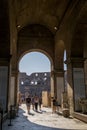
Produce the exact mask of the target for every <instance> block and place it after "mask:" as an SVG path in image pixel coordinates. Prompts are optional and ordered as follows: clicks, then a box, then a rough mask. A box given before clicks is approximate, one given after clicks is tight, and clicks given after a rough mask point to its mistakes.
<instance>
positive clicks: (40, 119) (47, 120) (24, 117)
mask: <svg viewBox="0 0 87 130" xmlns="http://www.w3.org/2000/svg"><path fill="white" fill-rule="evenodd" d="M18 115H19V116H18V117H16V118H15V119H12V122H11V124H12V126H8V124H9V120H7V121H5V122H4V123H3V127H2V130H87V124H86V123H84V122H81V121H79V120H77V119H70V118H64V117H63V116H61V115H58V114H52V111H51V108H42V112H41V111H39V112H35V111H33V110H31V114H27V112H26V106H25V105H24V104H23V105H21V106H20V109H19V113H18Z"/></svg>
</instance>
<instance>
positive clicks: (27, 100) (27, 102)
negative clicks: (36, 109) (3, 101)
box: [26, 96, 31, 114]
mask: <svg viewBox="0 0 87 130" xmlns="http://www.w3.org/2000/svg"><path fill="white" fill-rule="evenodd" d="M30 105H31V97H30V96H28V97H27V98H26V106H27V113H28V114H29V113H30Z"/></svg>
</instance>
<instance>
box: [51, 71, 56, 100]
mask: <svg viewBox="0 0 87 130" xmlns="http://www.w3.org/2000/svg"><path fill="white" fill-rule="evenodd" d="M54 96H55V94H54V71H51V98H52V97H54Z"/></svg>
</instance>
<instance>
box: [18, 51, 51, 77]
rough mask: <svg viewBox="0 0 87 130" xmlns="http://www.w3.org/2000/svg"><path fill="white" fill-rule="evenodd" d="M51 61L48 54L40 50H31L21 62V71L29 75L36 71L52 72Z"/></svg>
mask: <svg viewBox="0 0 87 130" xmlns="http://www.w3.org/2000/svg"><path fill="white" fill-rule="evenodd" d="M50 67H51V63H50V60H49V59H48V57H47V56H46V55H44V54H43V53H40V52H30V53H28V54H26V55H24V56H23V57H22V59H21V60H20V62H19V71H20V72H26V74H27V75H30V74H31V73H35V72H50V71H51V70H50Z"/></svg>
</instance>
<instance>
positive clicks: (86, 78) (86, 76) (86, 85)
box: [84, 59, 87, 99]
mask: <svg viewBox="0 0 87 130" xmlns="http://www.w3.org/2000/svg"><path fill="white" fill-rule="evenodd" d="M84 71H85V87H86V99H87V59H86V60H85V63H84Z"/></svg>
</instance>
